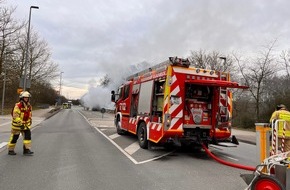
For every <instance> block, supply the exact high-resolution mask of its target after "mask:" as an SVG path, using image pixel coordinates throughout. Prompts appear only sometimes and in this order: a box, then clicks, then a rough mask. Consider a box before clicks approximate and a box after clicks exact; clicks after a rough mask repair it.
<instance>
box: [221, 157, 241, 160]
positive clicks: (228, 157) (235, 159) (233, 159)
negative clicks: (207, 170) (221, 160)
mask: <svg viewBox="0 0 290 190" xmlns="http://www.w3.org/2000/svg"><path fill="white" fill-rule="evenodd" d="M223 157H226V158H229V159H232V160H235V161H239V160H238V159H236V158H233V157H230V156H223Z"/></svg>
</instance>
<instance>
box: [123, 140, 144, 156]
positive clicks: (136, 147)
mask: <svg viewBox="0 0 290 190" xmlns="http://www.w3.org/2000/svg"><path fill="white" fill-rule="evenodd" d="M139 149H140V146H139V143H138V141H136V142H134V143H132V144H131V145H129V146H127V147H126V148H125V149H124V150H125V151H126V152H128V154H130V155H132V154H134V153H135V152H136V151H137V150H139Z"/></svg>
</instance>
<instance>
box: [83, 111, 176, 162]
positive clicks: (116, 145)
mask: <svg viewBox="0 0 290 190" xmlns="http://www.w3.org/2000/svg"><path fill="white" fill-rule="evenodd" d="M78 112H79V114H80V115H81V116H83V118H84V119H85V120H86V121H87V122H88V123H89V124H90V125H91V126H92V124H91V123H90V121H89V120H88V119H87V118H86V117H85V116H84V115H83V114H82V113H81V112H80V111H78ZM94 128H95V129H96V130H97V131H98V132H99V133H100V134H101V135H103V136H104V137H105V138H106V139H107V140H108V141H110V142H111V143H112V144H113V145H114V146H115V147H116V148H118V149H119V150H120V151H121V152H122V153H123V154H124V155H125V156H126V157H127V158H128V159H129V160H131V161H132V162H133V163H134V164H144V163H147V162H151V161H154V160H157V159H159V158H162V157H164V156H167V155H169V154H172V153H173V152H174V151H175V150H173V151H171V152H168V153H166V154H163V155H160V156H157V157H154V158H152V159H148V160H144V161H141V162H138V161H137V160H135V159H134V158H133V157H132V156H131V155H130V154H128V153H127V152H126V151H125V150H124V149H122V148H121V147H120V146H119V145H118V144H117V143H115V141H113V140H112V139H110V138H109V137H108V136H107V135H105V134H104V133H103V132H102V131H101V130H100V129H99V128H98V127H94Z"/></svg>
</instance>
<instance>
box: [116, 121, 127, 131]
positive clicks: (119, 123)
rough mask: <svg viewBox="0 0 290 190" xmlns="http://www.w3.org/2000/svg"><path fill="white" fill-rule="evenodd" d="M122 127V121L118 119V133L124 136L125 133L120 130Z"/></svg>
mask: <svg viewBox="0 0 290 190" xmlns="http://www.w3.org/2000/svg"><path fill="white" fill-rule="evenodd" d="M120 125H121V122H120V120H119V119H118V120H117V122H116V129H117V133H118V134H119V135H124V134H125V131H124V130H122V129H121V128H120Z"/></svg>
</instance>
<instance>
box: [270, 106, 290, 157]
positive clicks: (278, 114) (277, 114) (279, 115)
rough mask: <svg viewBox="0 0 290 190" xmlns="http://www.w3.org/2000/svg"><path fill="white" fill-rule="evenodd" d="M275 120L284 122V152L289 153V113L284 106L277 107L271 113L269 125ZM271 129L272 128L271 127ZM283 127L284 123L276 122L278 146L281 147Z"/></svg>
mask: <svg viewBox="0 0 290 190" xmlns="http://www.w3.org/2000/svg"><path fill="white" fill-rule="evenodd" d="M273 120H274V122H275V121H276V120H283V121H285V141H284V142H285V143H284V152H287V151H290V112H289V111H288V110H287V108H286V106H285V105H283V104H280V105H278V106H277V108H276V111H274V112H273V114H272V116H271V119H270V123H272V121H273ZM272 127H273V126H272ZM283 127H284V122H282V121H279V122H278V141H279V142H278V144H279V145H281V143H282V137H283Z"/></svg>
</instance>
